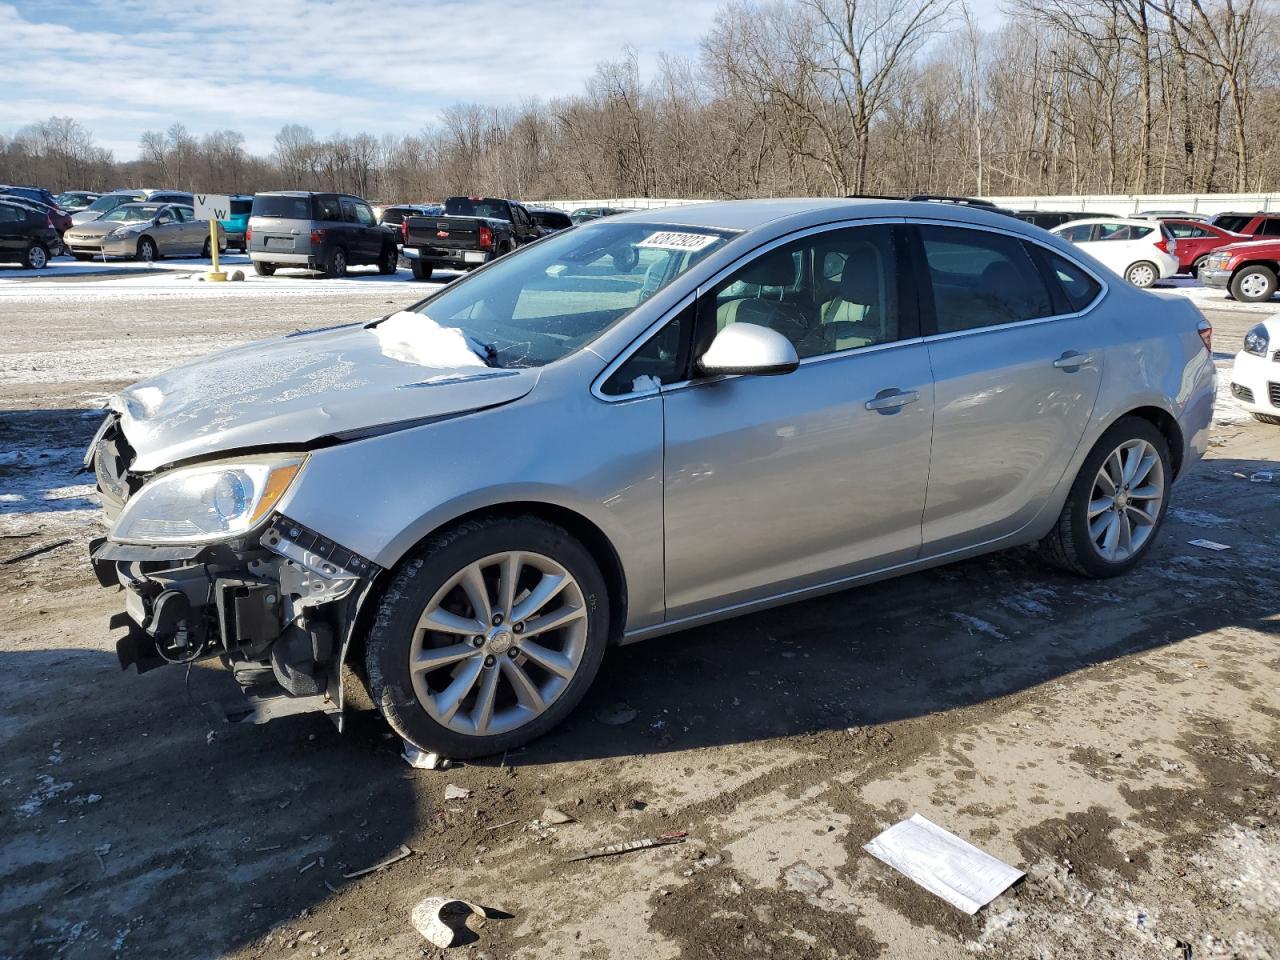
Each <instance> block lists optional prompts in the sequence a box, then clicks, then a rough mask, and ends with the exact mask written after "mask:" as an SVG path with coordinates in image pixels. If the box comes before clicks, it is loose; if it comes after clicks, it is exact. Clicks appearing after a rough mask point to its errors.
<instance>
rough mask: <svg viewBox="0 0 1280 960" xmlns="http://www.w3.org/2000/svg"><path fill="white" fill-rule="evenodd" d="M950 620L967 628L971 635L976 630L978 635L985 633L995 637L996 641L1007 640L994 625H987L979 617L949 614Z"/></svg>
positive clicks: (965, 614) (1001, 631)
mask: <svg viewBox="0 0 1280 960" xmlns="http://www.w3.org/2000/svg"><path fill="white" fill-rule="evenodd" d="M951 619H953V620H956V621H958V622H959V623H961V624H962V625H963V626H965V627H966V628H968V630H969V632H970V633H973V631H975V630H976V631H978V633H985V634H986V635H987V636H989V637H995V638H996V639H997V640H1008V639H1009V637H1008V636H1007V635H1006V634H1005V633H1004V631H1003V630H1001V629H1000V628H999V627H997V626H996V625H995V624H994V623H988V622H987V621H986V620H983V619H982V618H980V617H972V616H970V615H969V614H967V613H953V614H951Z"/></svg>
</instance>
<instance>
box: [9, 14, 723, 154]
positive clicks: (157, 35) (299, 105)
mask: <svg viewBox="0 0 1280 960" xmlns="http://www.w3.org/2000/svg"><path fill="white" fill-rule="evenodd" d="M718 4H719V0H647V2H646V3H643V4H637V3H635V2H634V0H563V2H554V0H523V2H521V0H435V2H427V0H424V2H420V3H414V4H407V5H406V4H388V3H385V2H383V0H268V2H263V0H256V2H249V0H225V2H217V0H188V2H185V3H178V2H174V0H70V2H61V3H60V2H57V0H48V2H45V3H42V4H32V5H30V6H29V7H28V6H26V5H22V6H21V7H20V6H16V5H14V4H12V3H3V2H0V88H3V89H6V90H11V91H12V90H17V91H22V92H23V96H21V98H19V99H14V100H6V101H4V102H3V103H0V131H11V130H12V129H13V128H15V127H17V126H20V125H22V124H24V123H28V122H31V121H33V120H38V119H43V118H45V117H48V116H50V115H51V114H60V115H70V116H75V117H78V118H80V119H81V120H82V121H84V122H85V123H86V124H87V125H88V126H90V127H91V128H92V129H94V130H95V132H96V133H97V134H98V136H99V137H100V138H101V139H102V140H104V141H105V140H112V141H114V142H128V141H129V140H130V139H133V140H134V141H136V137H137V135H138V134H139V133H141V132H142V130H144V129H155V128H161V129H163V128H164V127H167V126H168V125H169V124H170V123H173V122H174V121H182V122H183V123H186V124H187V126H188V128H189V129H191V130H192V131H193V132H196V133H200V132H204V131H207V130H211V129H215V128H219V127H231V128H233V129H238V130H240V131H241V132H243V133H244V134H245V136H246V138H247V139H248V141H249V142H250V144H255V145H259V144H264V143H269V142H270V139H271V137H272V136H273V135H274V133H275V131H276V130H277V129H279V127H280V126H281V125H283V124H285V123H303V124H306V125H308V126H311V127H312V128H314V129H315V130H316V132H317V133H319V134H325V133H329V132H332V131H334V130H346V131H355V130H368V131H370V132H373V133H383V132H410V131H413V130H416V129H418V128H420V127H421V126H422V125H423V124H424V123H426V122H428V121H429V120H431V119H432V118H433V117H435V116H437V115H438V113H439V111H440V109H441V108H443V107H445V106H447V105H449V104H451V103H455V102H458V101H480V102H485V103H518V102H520V101H522V100H525V99H527V98H529V97H542V98H551V97H556V96H563V95H566V94H571V93H576V92H578V91H580V90H581V89H582V85H583V82H584V81H585V80H586V79H587V78H588V77H589V76H590V75H591V73H592V71H593V69H594V67H595V64H596V63H597V62H599V61H600V60H607V59H617V58H619V57H620V56H621V55H622V50H623V47H624V45H630V46H632V47H634V48H636V50H637V52H638V54H639V57H640V61H641V64H642V66H646V67H651V66H652V65H653V64H654V63H655V62H656V59H657V56H658V54H659V52H667V53H672V54H694V53H696V50H697V43H698V40H699V39H700V38H701V36H702V35H703V34H704V33H705V32H706V30H707V28H708V27H709V26H710V24H711V21H712V19H713V16H714V13H715V10H716V7H717V6H718ZM673 25H676V26H675V28H674V29H673ZM33 78H39V79H38V81H36V82H35V83H33ZM33 87H34V89H33ZM118 155H119V156H129V155H130V154H129V153H128V152H126V151H119V152H118Z"/></svg>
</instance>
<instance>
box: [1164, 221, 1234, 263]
mask: <svg viewBox="0 0 1280 960" xmlns="http://www.w3.org/2000/svg"><path fill="white" fill-rule="evenodd" d="M1160 219H1161V221H1162V222H1163V223H1164V225H1165V226H1166V227H1168V228H1169V232H1170V233H1172V234H1173V235H1174V237H1175V238H1176V239H1177V241H1178V270H1179V272H1181V273H1189V274H1191V275H1192V276H1193V277H1194V276H1195V275H1196V274H1197V273H1198V272H1199V271H1200V265H1201V264H1202V263H1204V260H1205V258H1206V257H1207V256H1209V254H1211V253H1213V251H1215V250H1217V249H1218V248H1219V247H1225V246H1226V245H1227V244H1228V243H1239V242H1240V241H1241V240H1248V239H1249V237H1247V236H1246V235H1245V234H1242V233H1232V232H1231V231H1230V230H1223V229H1222V227H1215V226H1214V225H1213V224H1211V223H1203V222H1201V221H1199V220H1174V219H1167V218H1165V217H1161V218H1160Z"/></svg>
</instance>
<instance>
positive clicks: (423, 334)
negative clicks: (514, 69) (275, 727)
mask: <svg viewBox="0 0 1280 960" xmlns="http://www.w3.org/2000/svg"><path fill="white" fill-rule="evenodd" d="M1210 339H1211V330H1210V328H1209V325H1208V324H1207V323H1206V322H1205V321H1204V319H1203V317H1201V315H1200V314H1199V313H1198V312H1197V310H1196V309H1195V308H1194V307H1193V306H1192V305H1191V304H1190V303H1189V302H1188V301H1185V300H1179V299H1172V298H1163V297H1161V296H1160V295H1158V294H1153V293H1149V292H1145V291H1142V290H1137V289H1135V288H1133V287H1131V286H1130V285H1128V284H1126V283H1123V282H1120V281H1119V278H1117V277H1116V275H1115V274H1113V273H1111V272H1110V271H1109V270H1107V269H1106V268H1105V267H1103V266H1102V265H1100V264H1099V263H1098V262H1097V261H1095V260H1093V259H1092V258H1091V257H1089V256H1088V255H1087V254H1086V253H1083V252H1082V251H1081V250H1080V249H1078V248H1076V247H1073V246H1072V245H1070V244H1069V243H1067V242H1065V241H1063V240H1059V239H1057V238H1055V237H1052V236H1050V235H1049V234H1047V233H1045V232H1044V231H1041V230H1037V229H1035V228H1033V227H1029V226H1027V225H1025V224H1022V223H1020V222H1019V221H1017V220H1013V219H1010V218H1006V217H1003V216H1000V215H999V214H995V213H988V212H984V211H981V210H975V209H969V208H963V207H955V206H950V205H942V204H934V203H926V202H886V201H870V200H829V199H815V200H760V201H744V202H738V203H716V204H705V205H697V206H688V207H681V208H678V209H667V210H656V211H645V212H638V213H633V214H629V215H622V216H615V217H610V218H608V219H604V220H600V221H599V222H596V223H591V224H587V225H585V226H579V227H577V228H575V229H573V230H569V231H565V232H563V233H560V234H556V235H555V236H551V237H548V238H546V239H544V240H542V241H539V242H538V243H536V244H532V245H530V246H528V247H526V248H524V249H522V250H520V251H518V252H516V253H513V254H511V255H509V256H506V257H503V258H501V259H499V260H497V261H495V262H494V263H493V264H491V265H489V266H486V267H485V268H483V269H481V270H478V271H476V272H475V273H474V274H472V275H471V276H469V277H467V278H465V279H462V280H458V281H455V282H454V283H452V284H449V285H448V286H446V287H443V288H442V289H439V290H438V291H436V292H435V293H433V294H432V295H431V296H429V297H428V298H427V299H426V300H423V301H422V302H421V303H418V304H416V305H415V306H413V307H412V308H410V309H409V310H407V311H402V312H398V313H395V314H392V315H390V316H388V317H386V318H383V319H382V320H379V321H374V322H372V323H353V324H351V325H348V326H344V327H340V328H337V329H328V330H318V331H314V332H310V333H298V334H293V335H289V336H286V337H282V338H279V339H276V340H272V341H267V342H264V343H258V344H252V345H249V346H246V347H242V348H238V349H233V350H229V351H226V352H224V353H221V354H216V355H214V356H212V357H209V358H207V359H204V360H200V361H196V362H193V363H190V364H187V365H186V366H183V367H179V368H177V369H176V370H173V371H170V372H168V373H166V374H163V375H161V376H159V377H155V378H153V379H151V380H148V381H145V382H143V383H140V384H137V385H135V386H133V387H131V388H129V389H127V390H125V391H124V392H123V393H122V394H121V395H120V396H118V397H116V398H115V399H114V400H113V401H112V402H111V412H110V414H109V416H108V417H107V419H106V421H105V422H104V423H103V425H102V429H101V431H100V433H99V436H98V439H97V440H96V441H95V443H94V446H93V448H92V449H91V450H90V454H89V460H90V461H91V462H92V463H93V465H94V467H95V469H96V471H97V477H98V486H99V489H100V491H101V494H102V499H103V503H104V506H105V508H106V512H107V515H108V519H109V522H110V533H109V535H108V536H107V537H105V538H103V539H102V540H100V541H97V542H96V543H95V544H94V546H93V548H92V560H93V565H94V567H95V570H96V572H97V573H98V576H99V578H100V580H101V581H102V582H103V583H104V584H108V585H113V586H115V585H120V586H123V587H124V588H125V591H124V597H125V608H126V611H127V616H125V615H123V614H122V615H121V621H122V622H127V625H128V626H129V634H128V636H126V637H125V638H124V639H122V640H121V641H120V643H119V647H118V649H119V653H120V658H121V662H122V663H123V664H124V665H125V666H129V665H133V666H136V667H137V668H138V669H139V670H140V671H141V670H146V669H150V668H151V667H153V666H158V665H161V664H164V663H188V662H191V661H193V660H197V659H201V658H212V657H220V658H222V660H223V662H224V663H226V664H228V665H229V666H230V667H231V668H232V669H233V670H234V671H235V673H236V675H237V677H238V678H239V679H241V680H242V681H243V682H245V683H246V684H248V683H250V682H253V683H255V684H257V687H256V689H258V690H259V691H261V689H262V682H263V680H264V678H266V680H267V681H269V683H270V685H272V686H274V689H275V691H276V694H277V696H276V697H275V699H270V698H268V699H266V700H263V699H257V700H255V701H254V706H253V712H254V715H255V716H257V717H259V718H262V717H264V716H271V715H273V713H275V712H297V711H298V710H302V709H316V710H321V711H325V712H327V713H330V714H331V715H333V716H334V717H335V718H337V719H340V717H341V713H342V711H343V708H344V704H345V702H346V701H347V699H348V695H349V693H350V689H349V683H350V682H353V681H351V679H350V678H351V677H352V676H353V675H354V676H358V677H359V678H360V681H361V682H363V684H364V685H365V686H367V688H368V692H369V693H370V694H371V695H372V700H373V702H374V703H375V704H376V705H377V707H378V709H380V710H381V712H382V713H383V715H384V716H385V717H386V719H387V721H388V722H389V723H390V724H391V726H392V727H393V728H394V729H395V730H396V731H397V732H398V733H399V734H401V735H402V736H403V737H405V738H406V739H407V740H410V741H412V742H413V743H415V744H417V745H419V746H420V747H423V748H425V749H429V750H433V751H437V752H439V753H442V754H444V755H447V756H455V757H473V756H477V755H482V754H488V753H493V752H497V751H502V750H507V749H510V748H513V747H515V746H517V745H519V744H521V743H524V742H526V741H528V740H529V739H531V738H533V737H535V736H537V735H539V734H541V733H544V732H545V731H547V730H549V729H550V728H551V727H552V726H553V725H554V724H556V723H557V722H558V721H559V720H560V719H562V718H563V717H564V716H565V715H566V714H567V713H569V711H570V710H572V709H573V707H574V706H575V704H577V703H578V702H579V700H580V699H581V698H582V696H583V694H584V693H585V692H586V690H587V687H588V686H589V684H590V683H591V681H592V678H593V677H594V676H595V674H596V671H597V669H598V668H599V666H600V663H601V660H602V658H603V657H604V656H605V654H606V651H607V650H608V648H609V647H610V645H612V644H618V643H630V642H632V641H636V640H642V639H645V638H647V637H653V636H657V635H659V634H666V633H671V632H674V631H679V630H683V629H686V628H688V627H692V626H694V625H697V624H703V623H707V622H709V621H712V620H718V619H722V618H726V617H732V616H736V615H739V614H743V613H747V612H749V611H754V610H760V609H762V608H765V607H769V606H773V605H776V604H782V603H788V602H791V601H795V600H799V599H802V598H806V597H812V596H815V595H818V594H822V593H826V592H830V591H836V590H843V589H847V588H849V587H853V586H856V585H859V584H866V583H870V582H872V581H875V580H877V579H881V578H885V577H890V576H895V575H898V574H903V573H907V572H910V571H914V570H920V569H922V568H925V567H930V566H935V565H937V564H942V563H948V562H951V561H953V560H958V559H961V558H964V557H971V556H974V555H977V554H982V553H987V552H989V551H993V550H1002V549H1006V548H1009V547H1015V546H1019V545H1022V544H1030V543H1039V544H1040V546H1041V549H1042V551H1043V554H1044V556H1045V557H1046V558H1047V559H1048V561H1050V562H1051V563H1053V564H1056V565H1057V566H1059V567H1063V568H1065V569H1067V570H1069V571H1072V572H1073V573H1076V574H1078V575H1080V576H1084V577H1110V576H1115V575H1117V574H1122V573H1124V572H1125V571H1127V570H1129V569H1130V568H1132V567H1133V566H1134V564H1136V563H1138V562H1139V561H1140V560H1141V559H1142V558H1143V557H1144V556H1145V555H1146V554H1147V553H1148V551H1149V550H1150V549H1151V546H1152V543H1153V542H1154V540H1155V538H1156V536H1157V533H1158V532H1159V530H1160V527H1161V524H1162V522H1163V520H1164V517H1165V514H1166V511H1167V509H1168V506H1169V501H1170V496H1171V493H1172V484H1173V482H1174V480H1175V479H1176V478H1177V477H1179V476H1180V475H1181V474H1183V473H1185V472H1186V471H1187V470H1188V469H1190V468H1191V467H1192V466H1193V465H1194V463H1195V462H1196V461H1197V460H1198V459H1199V458H1200V456H1201V455H1202V454H1203V453H1204V451H1205V448H1206V445H1207V442H1208V431H1209V424H1210V420H1211V414H1212V410H1213V402H1214V388H1215V381H1214V365H1213V360H1212V356H1211V353H1210ZM344 664H347V665H349V666H350V667H352V668H353V669H352V670H344V669H343V665H344ZM344 678H346V679H344Z"/></svg>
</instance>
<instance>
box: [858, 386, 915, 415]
mask: <svg viewBox="0 0 1280 960" xmlns="http://www.w3.org/2000/svg"><path fill="white" fill-rule="evenodd" d="M919 399H920V392H919V391H918V390H905V391H904V390H899V389H897V388H896V387H892V388H890V389H888V390H881V391H880V392H879V393H877V394H876V395H875V397H874V398H873V399H871V400H868V401H867V404H866V406H867V409H868V410H880V411H884V410H897V409H899V408H900V407H905V406H906V405H907V404H908V403H915V402H916V401H917V400H919Z"/></svg>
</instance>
